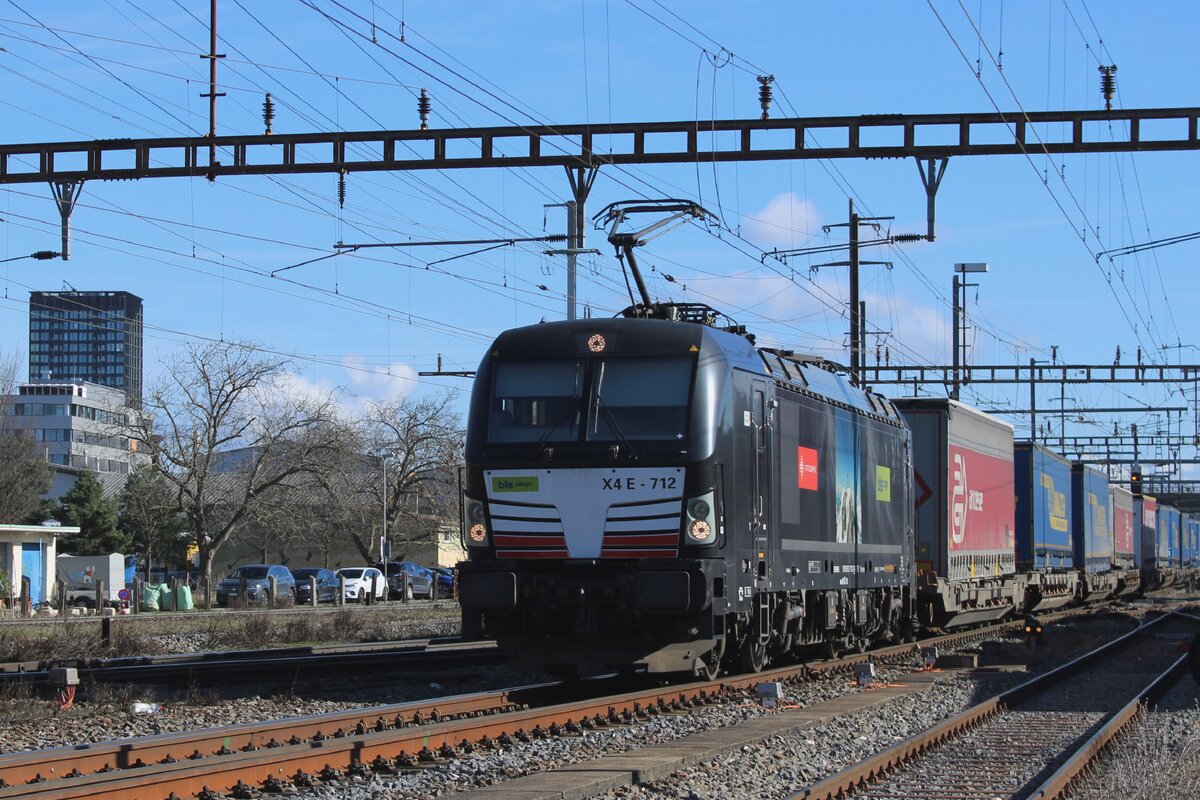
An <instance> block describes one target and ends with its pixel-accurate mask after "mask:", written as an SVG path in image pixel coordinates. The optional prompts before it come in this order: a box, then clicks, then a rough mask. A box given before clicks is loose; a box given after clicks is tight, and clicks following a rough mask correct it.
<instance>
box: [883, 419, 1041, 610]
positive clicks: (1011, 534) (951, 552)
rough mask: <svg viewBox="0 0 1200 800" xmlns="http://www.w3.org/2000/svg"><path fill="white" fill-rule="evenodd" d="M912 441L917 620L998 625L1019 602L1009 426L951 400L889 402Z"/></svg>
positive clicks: (1011, 447) (1011, 441) (1021, 593)
mask: <svg viewBox="0 0 1200 800" xmlns="http://www.w3.org/2000/svg"><path fill="white" fill-rule="evenodd" d="M892 402H893V404H894V405H895V406H896V408H898V409H899V410H900V413H901V414H903V415H904V418H905V420H906V421H907V422H908V425H909V427H910V428H911V429H912V435H913V481H914V483H915V484H916V509H917V513H916V546H917V550H916V559H917V588H918V601H919V608H920V612H921V620H922V622H923V623H924V624H927V625H936V626H939V627H951V626H958V625H970V624H973V623H977V622H984V621H987V620H994V619H999V618H1001V617H1003V616H1005V615H1006V614H1008V613H1010V612H1011V611H1013V610H1014V606H1015V605H1016V604H1017V603H1018V599H1017V598H1020V597H1022V596H1023V593H1024V583H1023V582H1022V585H1021V587H1020V590H1019V591H1018V590H1016V589H1015V588H1014V580H1015V579H1014V577H1013V576H1014V575H1015V574H1016V571H1017V564H1016V541H1015V536H1016V533H1015V530H1014V525H1015V520H1014V510H1013V497H1014V486H1013V433H1012V426H1011V425H1009V424H1007V423H1005V422H1002V421H1000V420H998V419H996V418H994V417H989V416H988V415H987V414H984V413H983V412H981V411H978V410H976V409H974V408H971V407H970V406H968V405H964V404H963V403H959V402H957V401H955V400H949V399H944V398H930V397H905V398H899V399H896V400H893V401H892Z"/></svg>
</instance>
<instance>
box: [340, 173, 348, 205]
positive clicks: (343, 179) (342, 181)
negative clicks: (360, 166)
mask: <svg viewBox="0 0 1200 800" xmlns="http://www.w3.org/2000/svg"><path fill="white" fill-rule="evenodd" d="M345 207H346V173H345V172H344V171H343V172H339V173H338V208H345Z"/></svg>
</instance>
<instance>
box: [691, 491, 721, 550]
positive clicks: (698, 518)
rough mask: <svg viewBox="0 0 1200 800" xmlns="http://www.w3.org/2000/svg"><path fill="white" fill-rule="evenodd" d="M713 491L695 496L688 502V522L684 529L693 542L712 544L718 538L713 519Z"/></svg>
mask: <svg viewBox="0 0 1200 800" xmlns="http://www.w3.org/2000/svg"><path fill="white" fill-rule="evenodd" d="M712 508H713V493H712V492H708V493H707V494H704V495H701V496H700V497H693V498H692V499H691V500H689V501H688V503H687V524H686V525H685V526H684V530H685V531H686V533H687V539H688V542H690V543H691V544H712V543H713V542H714V541H715V540H716V538H717V533H716V525H715V524H714V521H713V513H712Z"/></svg>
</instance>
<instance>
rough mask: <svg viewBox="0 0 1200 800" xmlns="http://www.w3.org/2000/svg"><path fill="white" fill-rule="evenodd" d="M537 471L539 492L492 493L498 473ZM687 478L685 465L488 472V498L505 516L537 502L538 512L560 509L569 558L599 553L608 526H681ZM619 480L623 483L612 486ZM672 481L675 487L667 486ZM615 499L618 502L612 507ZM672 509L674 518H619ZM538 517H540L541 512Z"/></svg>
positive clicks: (668, 528)
mask: <svg viewBox="0 0 1200 800" xmlns="http://www.w3.org/2000/svg"><path fill="white" fill-rule="evenodd" d="M532 474H536V475H537V478H538V483H537V487H538V488H537V490H536V491H531V492H525V491H523V492H520V493H519V495H518V496H514V495H513V494H511V493H504V494H503V495H501V496H499V497H496V496H493V492H492V485H493V484H492V479H493V478H527V477H529V476H530V475H532ZM615 477H620V478H621V481H620V483H619V484H618V483H617V482H616V481H614V478H615ZM684 477H685V474H684V470H683V469H682V468H679V467H632V468H629V469H616V470H614V469H612V468H603V467H602V468H590V469H566V468H564V469H542V470H535V471H531V470H485V471H484V480H485V482H486V485H487V489H488V500H489V502H493V503H495V504H496V505H495V507H494V512H493V513H499V514H501V515H505V516H534V514H525V513H524V511H525V510H527V509H529V510H531V509H533V508H534V507H535V505H536V506H540V507H541V508H538V509H537V510H538V511H541V510H543V509H547V507H549V508H550V509H557V512H558V517H559V519H560V520H561V522H562V533H563V537H564V538H565V539H566V542H567V552H568V557H569V558H599V557H600V551H601V549H602V548H603V546H604V533H605V528H606V527H607V529H608V531H609V532H610V533H619V532H621V531H628V530H639V531H660V530H661V531H663V532H672V533H673V532H676V531H678V530H679V519H678V515H679V514H680V513H681V512H682V508H683V505H682V504H683V484H684ZM668 479H669V480H668ZM618 485H619V486H620V487H621V488H612V487H614V486H618ZM668 486H669V487H670V488H667V487H668ZM506 500H513V501H519V502H520V503H528V504H530V505H529V506H526V507H525V508H523V509H521V511H520V513H518V511H517V509H516V508H515V507H514V506H512V505H507V504H505V503H504V501H506ZM614 504H616V505H618V507H617V508H612V506H613V505H614ZM668 513H673V514H674V515H675V517H674V518H673V519H670V520H622V519H620V518H621V517H642V516H657V515H659V514H668ZM537 516H538V517H539V518H540V517H541V516H542V515H541V514H538V515H537ZM547 517H549V515H547ZM549 521H550V519H547V522H549ZM497 522H499V521H498V520H493V526H492V527H493V528H494V529H495V530H496V531H497V532H501V531H502V529H501V528H500V527H499V526H498V525H497V524H496V523H497ZM504 522H506V523H507V521H504ZM667 523H669V525H668V524H667ZM524 524H525V525H529V524H530V523H524ZM538 524H544V523H538ZM508 530H514V531H515V530H517V529H516V528H508ZM522 530H529V529H528V528H522ZM554 532H555V533H557V532H558V531H554Z"/></svg>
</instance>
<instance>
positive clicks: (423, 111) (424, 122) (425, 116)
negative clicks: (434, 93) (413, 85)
mask: <svg viewBox="0 0 1200 800" xmlns="http://www.w3.org/2000/svg"><path fill="white" fill-rule="evenodd" d="M417 116H418V117H420V118H421V130H423V131H425V130H429V92H427V91H425V90H424V89H422V90H421V96H420V97H418V98H417Z"/></svg>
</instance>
